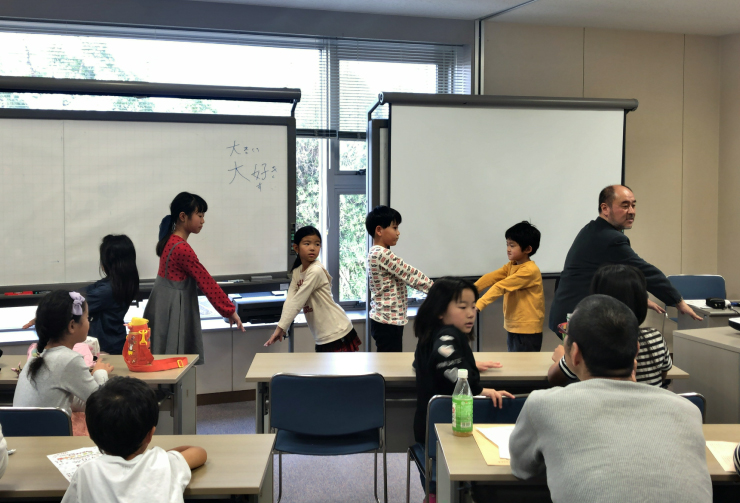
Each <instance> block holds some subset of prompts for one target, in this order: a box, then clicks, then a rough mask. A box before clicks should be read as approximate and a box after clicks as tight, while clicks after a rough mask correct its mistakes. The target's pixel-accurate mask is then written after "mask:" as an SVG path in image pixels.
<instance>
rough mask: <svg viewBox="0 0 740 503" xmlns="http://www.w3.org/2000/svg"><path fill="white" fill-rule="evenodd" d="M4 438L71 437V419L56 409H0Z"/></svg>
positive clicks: (64, 412)
mask: <svg viewBox="0 0 740 503" xmlns="http://www.w3.org/2000/svg"><path fill="white" fill-rule="evenodd" d="M0 424H2V426H3V435H5V436H6V437H71V436H72V418H71V417H69V414H67V412H66V411H65V410H64V409H60V408H57V407H0Z"/></svg>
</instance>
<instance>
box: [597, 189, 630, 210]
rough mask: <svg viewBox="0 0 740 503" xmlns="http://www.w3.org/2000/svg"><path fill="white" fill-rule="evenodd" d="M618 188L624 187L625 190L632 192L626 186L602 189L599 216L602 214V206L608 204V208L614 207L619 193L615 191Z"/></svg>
mask: <svg viewBox="0 0 740 503" xmlns="http://www.w3.org/2000/svg"><path fill="white" fill-rule="evenodd" d="M617 187H624V188H625V189H627V190H629V191H630V192H632V189H630V188H629V187H627V186H626V185H620V184H617V185H609V186H608V187H604V188H603V189H601V192H599V214H601V205H602V204H604V203H606V205H607V206H608V207H610V208H611V207H612V203H613V202H614V198H615V197H617V191H616V190H615V189H616V188H617Z"/></svg>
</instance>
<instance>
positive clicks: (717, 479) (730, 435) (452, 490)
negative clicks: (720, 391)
mask: <svg viewBox="0 0 740 503" xmlns="http://www.w3.org/2000/svg"><path fill="white" fill-rule="evenodd" d="M435 429H436V431H437V438H438V442H437V501H438V502H440V503H447V502H456V501H459V499H458V495H459V494H460V491H459V487H460V484H461V483H463V482H486V483H490V484H508V485H522V486H524V485H547V479H546V478H545V477H544V476H542V477H536V478H534V479H531V480H526V481H524V480H521V479H518V478H516V477H515V476H514V475H512V474H511V467H510V466H488V465H487V464H486V462H485V460H484V459H483V455H482V454H481V452H480V449H479V448H478V444H476V442H475V439H474V438H473V437H456V436H454V435H452V428H451V425H449V424H436V425H435ZM704 438H706V439H707V440H724V441H727V442H740V424H705V425H704ZM706 456H707V467H708V468H709V475H710V476H711V477H712V485H713V486H715V488H716V487H717V486H719V485H728V484H734V485H735V488H736V489H740V485H738V484H740V477H738V475H736V474H735V473H728V472H725V471H724V470H723V469H722V467H721V466H720V464H719V462H718V461H717V460H716V459H715V457H714V455H712V453H711V452H709V449H706ZM730 487H732V486H730ZM735 501H737V500H735Z"/></svg>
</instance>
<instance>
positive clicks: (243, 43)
mask: <svg viewBox="0 0 740 503" xmlns="http://www.w3.org/2000/svg"><path fill="white" fill-rule="evenodd" d="M0 47H2V48H3V50H2V51H0V75H7V76H28V77H55V78H79V79H96V80H122V81H145V82H167V83H175V84H205V85H238V86H251V87H291V88H300V89H301V92H302V98H301V102H300V103H299V105H298V107H297V108H296V125H297V127H298V128H299V129H304V130H306V129H313V130H332V131H348V132H364V131H365V129H366V122H367V110H368V109H369V108H370V106H372V104H373V103H375V101H376V100H377V96H378V93H380V92H383V91H403V92H423V93H468V92H469V86H470V77H469V75H470V61H469V59H468V56H467V55H468V54H469V51H467V50H465V49H464V48H463V47H462V46H447V45H434V44H418V43H398V42H374V41H366V40H344V39H342V40H337V39H321V38H309V37H287V36H286V37H278V36H268V35H250V34H224V33H213V32H192V31H177V30H155V29H131V28H113V27H98V26H82V25H69V24H63V25H60V24H46V23H18V22H2V23H0ZM0 107H12V108H44V109H68V110H129V111H142V112H147V111H148V112H189V113H223V114H250V115H285V114H287V113H289V109H290V107H289V105H284V104H271V103H241V102H240V103H235V102H223V101H217V100H179V99H167V98H141V99H139V98H126V97H105V96H102V97H101V96H66V95H28V94H0ZM384 108H386V107H382V108H380V109H378V110H377V111H376V113H375V115H374V116H375V117H384V116H385V115H384V114H387V110H384Z"/></svg>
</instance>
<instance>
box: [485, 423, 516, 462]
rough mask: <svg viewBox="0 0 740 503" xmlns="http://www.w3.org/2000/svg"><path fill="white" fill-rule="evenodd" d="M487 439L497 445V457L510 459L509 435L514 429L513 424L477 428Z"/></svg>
mask: <svg viewBox="0 0 740 503" xmlns="http://www.w3.org/2000/svg"><path fill="white" fill-rule="evenodd" d="M478 431H479V432H481V433H482V434H483V436H484V437H486V438H487V439H488V440H490V441H491V442H493V443H494V444H496V446H498V457H500V458H501V459H511V457H510V455H509V437H510V436H511V432H512V431H514V426H496V427H491V428H478Z"/></svg>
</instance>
